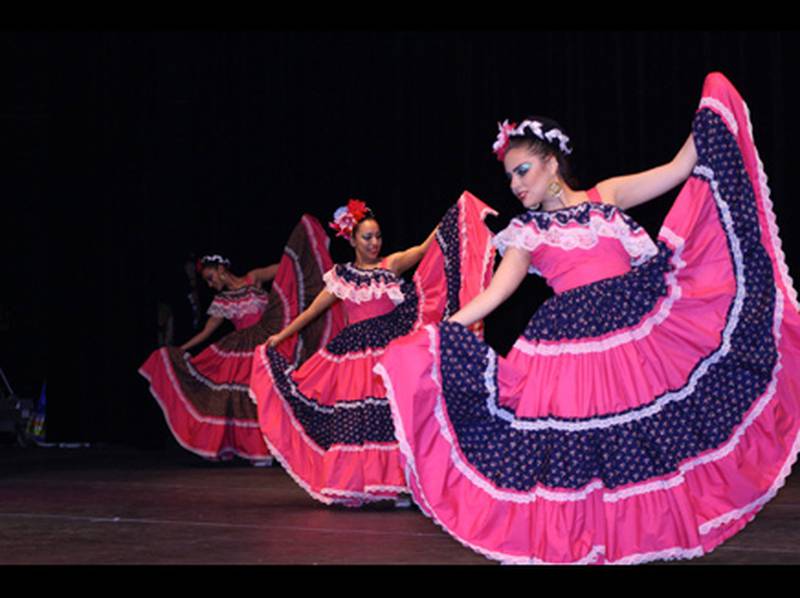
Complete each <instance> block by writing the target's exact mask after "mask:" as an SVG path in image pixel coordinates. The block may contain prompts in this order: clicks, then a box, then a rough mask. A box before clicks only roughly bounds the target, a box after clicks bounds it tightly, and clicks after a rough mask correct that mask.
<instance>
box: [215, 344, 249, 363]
mask: <svg viewBox="0 0 800 598" xmlns="http://www.w3.org/2000/svg"><path fill="white" fill-rule="evenodd" d="M209 347H210V348H211V351H212V352H214V353H215V354H217V355H219V356H220V357H226V358H229V359H231V358H232V359H252V357H253V351H223V350H222V349H220V348H219V347H217V345H216V343H215V344H213V345H209Z"/></svg>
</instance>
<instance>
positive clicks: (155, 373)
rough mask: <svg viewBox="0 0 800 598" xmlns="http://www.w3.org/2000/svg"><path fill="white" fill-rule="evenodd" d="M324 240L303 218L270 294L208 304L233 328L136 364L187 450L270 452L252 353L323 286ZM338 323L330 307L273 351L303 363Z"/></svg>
mask: <svg viewBox="0 0 800 598" xmlns="http://www.w3.org/2000/svg"><path fill="white" fill-rule="evenodd" d="M328 243H329V239H328V236H327V234H326V233H325V230H324V229H323V228H322V226H321V225H320V223H319V222H318V221H317V220H316V219H315V218H314V217H312V216H309V215H304V216H303V218H302V219H301V220H300V223H298V225H297V226H296V227H295V228H294V230H293V231H292V234H291V236H290V238H289V241H288V243H287V244H286V246H285V247H284V253H283V256H282V258H281V261H280V263H279V265H278V271H277V273H276V275H275V279H274V280H273V281H272V286H271V288H270V292H269V294H267V293H265V292H264V291H263V290H261V289H260V288H257V287H254V286H247V287H244V288H242V289H238V290H235V291H228V292H224V293H220V294H219V295H218V296H217V298H216V299H215V300H214V302H213V303H212V304H211V307H210V308H209V310H208V313H209V315H212V316H218V317H224V318H227V319H230V320H231V321H232V322H233V323H234V325H235V326H236V331H235V332H232V333H230V334H228V335H226V336H224V337H223V338H222V339H220V340H219V341H217V342H216V343H213V344H211V345H209V346H208V347H207V348H206V349H204V350H203V351H201V352H200V353H198V354H197V355H196V356H194V357H192V356H191V355H190V354H189V353H181V351H180V350H179V349H178V348H176V347H162V348H161V349H158V350H157V351H154V352H153V353H152V354H151V355H150V357H149V358H148V359H147V361H145V363H144V364H143V365H142V367H141V368H140V369H139V373H140V374H142V376H144V377H145V378H146V379H147V380H148V381H149V383H150V392H151V393H152V394H153V396H154V397H155V398H156V400H157V401H158V403H159V405H160V406H161V408H162V410H163V412H164V416H165V417H166V420H167V423H168V424H169V427H170V429H171V430H172V433H173V435H174V436H175V438H176V440H177V441H178V442H179V443H180V444H181V445H182V446H183V447H184V448H186V449H188V450H190V451H192V452H194V453H196V454H198V455H201V456H203V457H205V458H207V459H212V460H217V459H229V458H231V457H232V456H234V455H235V456H239V457H242V458H244V459H250V460H265V459H268V458H269V457H270V454H269V451H268V450H267V447H266V445H265V444H264V439H263V438H262V436H261V431H260V429H259V426H258V415H257V413H256V408H255V405H254V404H253V402H252V400H251V399H250V396H249V391H250V368H251V366H252V363H253V352H254V349H255V347H257V346H258V345H260V344H261V343H263V342H264V341H265V340H266V339H267V338H268V337H269V336H271V335H273V334H275V333H277V332H278V331H280V330H281V329H282V328H283V327H284V326H286V325H287V324H288V323H289V322H290V321H291V320H292V319H293V318H295V317H296V316H297V315H298V314H299V313H300V312H301V311H302V310H304V309H305V308H306V307H308V305H309V304H310V302H311V301H312V300H313V299H314V297H315V296H316V295H317V293H319V291H320V290H321V289H322V288H323V285H324V283H323V281H322V276H323V274H324V272H326V271H327V270H328V269H329V268H330V267H331V266H332V264H333V262H332V261H331V258H330V255H329V253H328ZM343 325H344V313H343V312H342V310H341V309H339V308H336V309H333V310H331V311H329V312H328V313H327V314H325V316H324V317H322V318H319V319H318V320H317V321H316V322H314V323H313V324H312V325H310V326H309V327H307V328H306V329H305V330H303V331H302V333H301V334H300V335H299V336H294V337H292V338H289V339H287V340H286V341H285V342H284V343H282V344H281V345H280V346H279V347H278V350H279V351H280V352H281V353H282V354H283V355H284V357H285V359H286V360H287V361H288V362H290V363H299V362H302V361H304V360H305V359H306V358H308V357H309V356H310V355H311V354H313V352H314V351H316V349H317V348H318V347H319V346H320V345H324V344H325V343H327V342H328V341H329V340H330V339H331V338H332V337H333V336H334V335H335V334H336V333H337V332H338V331H339V330H340V329H341V328H342V327H343Z"/></svg>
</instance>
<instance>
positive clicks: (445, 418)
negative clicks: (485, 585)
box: [376, 73, 800, 564]
mask: <svg viewBox="0 0 800 598" xmlns="http://www.w3.org/2000/svg"><path fill="white" fill-rule="evenodd" d="M523 124H524V126H522V125H520V126H519V127H518V126H517V125H515V124H512V123H508V121H506V122H505V123H503V124H502V125H500V128H501V130H500V134H499V135H498V140H497V142H496V143H495V145H494V150H495V152H496V153H497V155H498V158H499V159H500V160H502V162H503V165H504V167H505V171H506V174H507V176H508V177H509V181H510V186H511V190H512V191H513V192H514V194H515V195H516V196H517V198H518V199H519V200H520V202H521V203H522V205H523V206H524V207H525V208H527V211H526V212H525V213H523V214H521V215H520V216H519V217H517V218H515V219H513V220H512V221H511V223H510V224H509V226H508V227H507V228H506V229H505V230H503V231H502V232H501V233H499V234H498V235H497V236H496V237H495V239H494V243H495V245H496V246H497V248H498V250H499V251H501V252H502V253H504V257H503V260H502V262H501V264H500V266H499V268H498V270H497V272H496V273H495V276H494V278H493V280H492V282H491V284H490V286H489V287H488V288H487V289H486V291H485V292H484V293H482V294H480V295H479V296H478V297H476V298H475V299H474V300H473V301H472V302H471V303H470V304H468V305H466V306H465V307H464V308H463V309H461V310H459V311H458V312H457V313H455V314H454V315H453V316H452V317H451V318H450V319H449V321H448V322H444V323H441V324H438V325H430V326H426V327H425V328H424V329H422V330H420V331H418V332H416V333H414V334H412V335H410V336H407V337H405V338H403V339H399V340H398V341H397V342H395V343H393V344H392V345H391V346H390V347H389V348H388V349H387V351H386V352H385V353H384V354H383V356H382V357H381V360H380V364H379V365H378V366H377V367H376V372H377V373H379V374H380V375H381V377H382V379H383V381H384V385H385V386H386V389H387V394H388V396H389V400H390V405H391V408H392V414H393V418H394V419H393V421H394V424H395V432H396V434H397V438H398V442H399V445H400V449H401V452H402V456H403V466H404V468H405V470H406V472H407V477H408V483H409V487H410V489H411V491H412V493H413V497H414V500H415V501H416V502H417V503H418V504H419V505H420V508H421V509H422V510H423V512H425V513H426V514H427V515H429V516H430V517H432V518H433V519H434V520H435V521H436V522H437V523H438V524H439V525H440V526H441V527H442V528H443V529H445V530H446V531H447V532H448V533H450V534H451V535H453V536H454V537H455V538H456V539H457V540H459V541H460V542H461V543H463V544H464V545H465V546H467V547H469V548H471V549H473V550H475V551H477V552H479V553H481V554H483V555H485V556H487V557H489V558H492V559H497V560H500V561H503V562H506V563H524V564H541V563H554V564H566V563H575V564H580V563H618V564H626V563H641V562H647V561H653V560H658V559H686V558H694V557H698V556H701V555H703V554H704V553H706V552H708V551H710V550H712V549H713V548H715V547H716V546H718V545H719V544H720V543H721V542H723V541H724V540H725V539H727V538H729V537H730V536H732V535H733V534H735V533H736V532H737V531H739V530H740V529H742V527H744V526H745V525H746V524H747V522H748V521H750V520H751V519H753V517H754V516H755V515H756V513H757V512H758V511H759V510H760V509H761V508H762V507H763V506H764V505H765V503H766V502H767V501H769V500H770V499H771V498H772V497H773V496H774V495H775V493H776V492H777V491H778V489H779V488H780V487H781V486H782V485H783V483H784V480H785V478H786V476H787V475H788V474H789V472H790V468H791V466H792V465H793V464H794V462H795V460H796V458H797V454H798V450H799V449H800V316H799V315H798V303H797V295H796V293H795V291H794V289H793V288H792V281H791V279H790V277H789V275H788V271H787V268H786V264H785V259H784V255H783V253H782V252H781V243H780V240H779V239H778V229H777V225H776V221H775V216H774V214H773V212H772V202H771V200H770V196H769V189H768V188H767V185H766V176H765V175H764V172H763V168H762V164H761V162H760V160H759V158H758V153H757V151H756V148H755V145H754V142H753V138H752V129H751V126H750V120H749V114H748V110H747V107H746V105H745V103H744V101H743V100H742V98H741V97H740V96H739V94H738V92H737V91H736V89H735V88H734V87H733V86H732V85H731V83H730V82H729V81H728V80H727V79H726V78H725V77H724V76H722V75H721V74H719V73H713V74H711V75H709V76H708V77H707V78H706V81H705V85H704V88H703V94H702V98H701V101H700V105H699V107H698V109H697V112H696V114H695V117H694V121H693V124H692V134H691V135H690V136H689V139H688V140H687V141H686V143H685V144H684V145H683V147H682V148H681V150H680V151H679V152H678V154H677V155H676V156H675V158H674V159H673V160H672V161H670V162H669V163H667V164H665V165H663V166H660V167H657V168H654V169H652V170H648V171H645V172H641V173H638V174H633V175H629V176H621V177H615V178H611V179H607V180H605V181H602V182H600V183H598V184H597V185H596V186H595V187H594V188H592V189H590V190H588V191H580V190H576V189H573V188H572V187H571V186H570V184H569V182H568V180H567V179H568V177H567V176H566V174H565V171H564V167H565V165H566V160H565V156H566V154H568V153H569V152H570V151H571V146H570V143H569V138H568V136H567V135H566V133H565V132H564V130H563V128H562V127H560V126H558V125H557V124H556V123H554V122H553V121H550V120H549V119H542V118H536V117H533V118H530V119H528V120H527V121H525V123H523ZM687 178H688V180H687V181H686V182H685V184H684V185H683V187H682V189H681V191H680V193H679V194H678V197H677V199H676V200H675V203H674V205H673V206H672V208H671V209H670V211H669V213H668V215H667V217H666V220H665V222H664V224H663V226H662V228H661V231H660V233H659V235H658V238H657V239H656V240H655V242H654V241H653V240H651V239H650V238H649V237H648V235H647V234H646V232H645V231H644V230H643V229H642V228H641V227H640V226H639V225H637V224H636V223H635V222H634V221H633V220H632V219H631V218H630V217H629V216H628V215H627V214H626V213H625V210H626V209H627V208H630V207H632V206H635V205H638V204H641V203H642V202H645V201H648V200H650V199H653V198H655V197H657V196H659V195H661V194H663V193H664V192H666V191H668V190H669V189H671V188H673V187H675V186H677V185H678V184H680V183H681V182H683V181H684V180H685V179H687ZM529 272H530V273H538V274H541V275H542V276H544V277H545V278H546V279H547V281H548V283H549V284H550V285H551V286H552V287H553V289H554V291H555V293H556V295H555V296H554V297H552V298H551V299H549V300H548V301H547V302H545V303H544V304H543V305H542V307H540V308H539V309H538V310H537V311H536V313H535V314H534V315H533V317H532V318H531V320H530V322H529V324H528V326H527V328H526V329H525V331H524V333H523V335H522V336H521V337H520V338H519V339H518V340H517V342H516V344H515V345H514V347H513V349H512V350H511V352H510V353H509V355H508V357H507V358H502V357H498V356H497V355H496V354H495V352H494V351H493V350H492V349H491V348H490V347H488V346H487V345H486V344H484V343H483V342H482V341H481V340H480V339H478V338H477V337H476V336H475V335H474V334H472V333H471V332H470V331H469V330H468V329H467V328H466V327H465V326H467V325H469V324H471V323H472V322H474V321H475V320H478V319H481V318H484V317H485V316H486V315H487V314H488V313H490V312H491V311H492V310H493V309H495V308H496V307H497V306H498V305H499V304H500V303H501V302H502V301H504V300H505V299H506V298H507V297H508V296H509V295H510V294H511V293H512V292H514V290H515V289H516V288H517V286H518V285H519V284H520V282H521V281H522V279H523V278H524V276H525V275H526V273H529Z"/></svg>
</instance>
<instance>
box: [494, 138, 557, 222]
mask: <svg viewBox="0 0 800 598" xmlns="http://www.w3.org/2000/svg"><path fill="white" fill-rule="evenodd" d="M503 166H504V167H505V170H506V176H507V177H508V182H509V186H510V187H511V192H512V193H513V194H514V195H515V196H516V197H517V199H519V200H520V201H521V202H522V205H523V206H525V207H526V208H535V207H536V206H538V205H539V204H540V203H542V200H543V199H544V197H545V194H546V192H547V185H548V184H550V182H551V181H552V180H553V179H554V178H555V176H556V173H557V172H558V162H557V160H556V159H555V157H554V156H550V157H548V158H546V159H542V158H540V157H539V156H538V155H537V154H535V153H533V152H532V151H530V150H529V149H528V148H526V147H515V148H512V149H510V150H508V151H507V152H506V155H505V157H504V158H503Z"/></svg>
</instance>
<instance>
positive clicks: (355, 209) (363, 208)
mask: <svg viewBox="0 0 800 598" xmlns="http://www.w3.org/2000/svg"><path fill="white" fill-rule="evenodd" d="M369 211H370V210H369V208H368V207H367V204H365V203H364V202H363V201H360V200H358V199H351V200H349V201H348V202H347V205H346V206H342V207H341V208H339V209H338V210H336V211H335V212H334V213H333V222H329V223H328V225H329V226H330V227H331V228H332V229H333V230H335V231H336V236H337V237H344V238H345V239H349V238H350V236H351V235H352V233H353V229H354V228H355V226H356V224H358V223H359V222H361V221H362V220H364V218H366V216H367V215H368V214H369Z"/></svg>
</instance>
